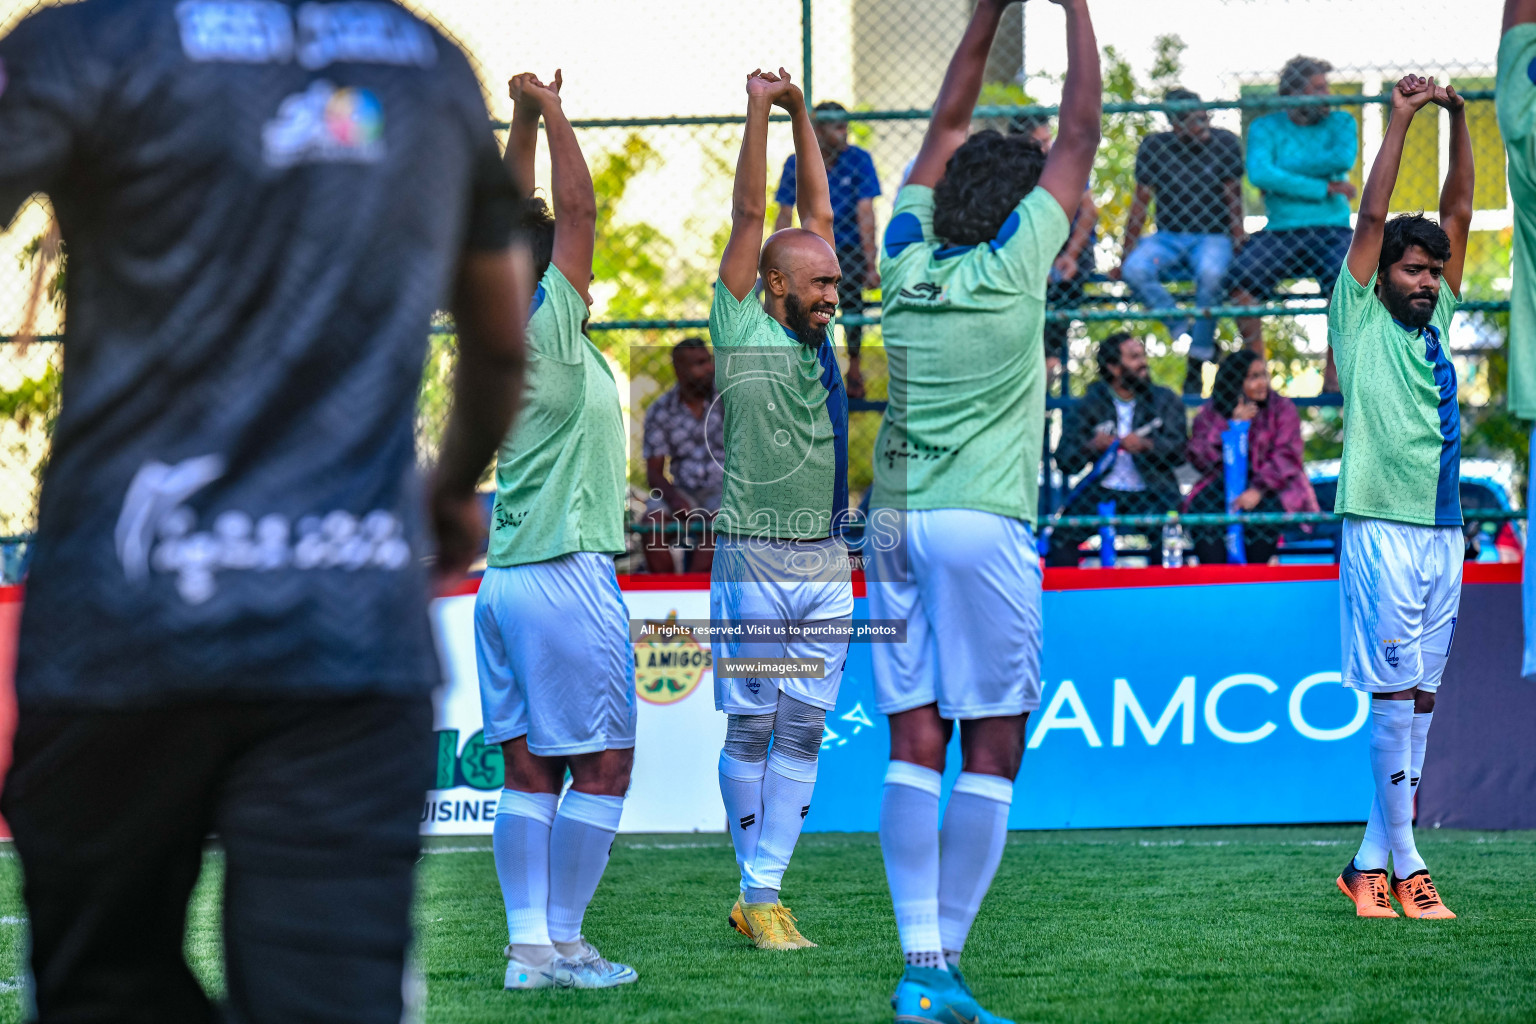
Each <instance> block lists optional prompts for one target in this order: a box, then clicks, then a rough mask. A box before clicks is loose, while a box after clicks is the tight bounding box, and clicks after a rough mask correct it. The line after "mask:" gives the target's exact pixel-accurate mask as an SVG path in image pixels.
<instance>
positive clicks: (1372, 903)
mask: <svg viewBox="0 0 1536 1024" xmlns="http://www.w3.org/2000/svg"><path fill="white" fill-rule="evenodd" d="M1338 886H1339V891H1340V892H1342V893H1343V894H1344V895H1345V896H1348V897H1349V898H1350V900H1352V901H1353V902H1354V904H1355V916H1356V917H1396V916H1397V911H1395V910H1393V909H1392V900H1391V899H1390V898H1388V896H1387V892H1388V890H1387V869H1386V868H1376V869H1375V870H1373V871H1361V870H1359V869H1358V868H1356V867H1355V861H1354V858H1350V861H1349V863H1348V864H1346V865H1345V866H1344V871H1343V873H1342V874H1340V875H1339V878H1338Z"/></svg>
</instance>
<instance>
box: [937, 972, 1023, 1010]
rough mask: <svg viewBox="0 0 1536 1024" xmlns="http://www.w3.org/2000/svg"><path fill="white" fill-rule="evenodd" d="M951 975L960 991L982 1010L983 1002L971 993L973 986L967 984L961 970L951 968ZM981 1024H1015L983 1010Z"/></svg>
mask: <svg viewBox="0 0 1536 1024" xmlns="http://www.w3.org/2000/svg"><path fill="white" fill-rule="evenodd" d="M949 974H950V977H952V978H954V979H955V984H956V985H959V986H960V991H962V992H964V993H965V994H966V995H968V996H970V997H971V1001H972V1002H974V1003H976V1007H977V1009H981V1002H980V1001H979V1000H978V999H977V998H976V994H975V993H974V992H972V991H971V986H969V985H967V984H966V983H965V975H963V974H961V973H960V968H958V967H951V968H950V969H949ZM980 1024H1013V1021H1011V1020H1009V1019H1008V1018H1007V1017H999V1016H998V1015H997V1014H995V1013H990V1012H988V1011H987V1010H985V1009H982V1010H981V1020H980Z"/></svg>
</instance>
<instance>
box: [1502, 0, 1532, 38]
mask: <svg viewBox="0 0 1536 1024" xmlns="http://www.w3.org/2000/svg"><path fill="white" fill-rule="evenodd" d="M1531 22H1536V0H1504V29H1503V31H1505V32H1508V31H1509V30H1510V29H1512V28H1514V27H1515V26H1516V25H1526V24H1529V23H1531Z"/></svg>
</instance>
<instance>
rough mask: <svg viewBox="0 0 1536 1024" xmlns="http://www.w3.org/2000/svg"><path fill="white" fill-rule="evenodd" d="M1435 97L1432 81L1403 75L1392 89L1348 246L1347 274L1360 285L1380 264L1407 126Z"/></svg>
mask: <svg viewBox="0 0 1536 1024" xmlns="http://www.w3.org/2000/svg"><path fill="white" fill-rule="evenodd" d="M1434 95H1435V80H1434V79H1433V78H1430V79H1424V78H1420V77H1419V76H1418V75H1404V76H1403V78H1402V80H1401V81H1399V82H1398V83H1397V85H1395V86H1393V88H1392V120H1391V121H1390V122H1388V124H1387V132H1386V135H1385V137H1384V138H1382V140H1381V149H1380V150H1379V151H1378V152H1377V153H1376V162H1375V163H1373V164H1372V165H1371V176H1370V177H1369V178H1367V179H1366V180H1365V191H1364V192H1363V193H1362V194H1361V196H1360V215H1359V217H1358V218H1357V219H1356V222H1355V237H1354V240H1353V241H1352V242H1350V244H1349V273H1350V275H1351V276H1352V277H1354V279H1355V281H1356V282H1357V283H1358V284H1360V285H1364V284H1366V283H1367V282H1368V281H1370V279H1371V275H1372V274H1374V273H1376V266H1377V264H1378V263H1380V262H1381V240H1382V236H1383V233H1384V232H1385V231H1386V227H1387V214H1388V212H1389V211H1390V210H1391V209H1392V190H1393V189H1394V188H1396V187H1397V171H1398V168H1399V167H1400V166H1401V165H1402V162H1403V140H1404V139H1406V138H1407V137H1408V125H1409V124H1410V123H1412V121H1413V115H1414V114H1415V113H1417V112H1418V110H1419V108H1420V107H1422V106H1424V104H1426V103H1428V102H1429V101H1430V100H1431V99H1433V98H1434Z"/></svg>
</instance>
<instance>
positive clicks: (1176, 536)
mask: <svg viewBox="0 0 1536 1024" xmlns="http://www.w3.org/2000/svg"><path fill="white" fill-rule="evenodd" d="M1183 564H1184V525H1183V524H1182V523H1179V522H1170V523H1164V524H1163V568H1164V569H1177V568H1178V567H1179V566H1181V565H1183Z"/></svg>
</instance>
